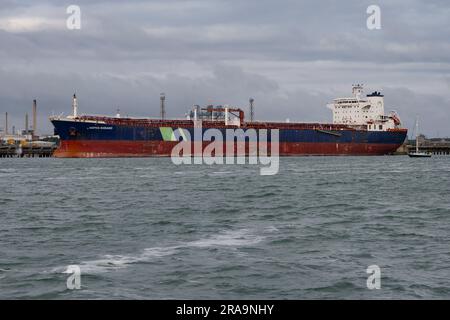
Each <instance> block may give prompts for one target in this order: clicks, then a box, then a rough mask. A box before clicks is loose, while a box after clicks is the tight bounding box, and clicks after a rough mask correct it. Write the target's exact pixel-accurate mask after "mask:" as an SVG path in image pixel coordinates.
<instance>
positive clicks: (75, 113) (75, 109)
mask: <svg viewBox="0 0 450 320" xmlns="http://www.w3.org/2000/svg"><path fill="white" fill-rule="evenodd" d="M72 108H73V117H74V118H76V117H78V102H77V96H76V94H75V93H74V94H73V98H72Z"/></svg>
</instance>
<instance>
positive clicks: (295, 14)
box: [0, 0, 450, 136]
mask: <svg viewBox="0 0 450 320" xmlns="http://www.w3.org/2000/svg"><path fill="white" fill-rule="evenodd" d="M70 4H77V5H79V6H80V7H81V11H82V29H81V30H68V29H67V28H66V18H67V17H68V15H67V14H66V8H67V6H68V5H70ZM371 4H377V5H379V6H380V7H381V19H382V29H381V30H374V31H371V30H368V29H367V28H366V19H367V17H368V15H367V14H366V9H367V7H368V6H369V5H371ZM449 40H450V4H449V3H448V1H444V0H434V1H417V0H396V1H392V0H391V1H364V0H362V1H361V0H346V1H338V0H335V1H332V0H324V1H299V0H297V1H294V0H284V1H275V0H272V1H269V0H246V1H242V0H241V1H219V0H194V1H191V0H178V1H177V0H155V1H138V0H135V1H127V2H125V1H93V0H91V1H88V0H71V1H56V0H54V1H51V0H48V1H31V0H29V1H27V0H23V1H14V0H2V1H1V3H0V62H1V63H0V121H1V123H2V125H3V118H4V112H5V111H8V112H9V113H10V114H11V117H12V122H13V124H15V125H16V127H18V128H23V126H24V125H23V122H24V120H23V117H24V116H23V115H24V114H25V112H30V110H31V101H32V100H33V99H34V98H36V99H38V104H39V112H40V117H39V126H40V127H41V128H42V130H41V131H44V132H48V133H50V132H51V125H50V124H49V123H48V121H47V120H46V118H47V117H48V116H49V115H50V114H51V113H52V112H54V113H55V114H60V113H62V112H64V113H65V114H68V113H70V111H71V109H70V97H71V94H72V93H73V92H74V91H76V92H77V94H78V96H79V108H80V112H83V113H94V114H114V113H115V110H116V109H117V107H120V109H121V112H122V114H129V115H133V116H158V113H159V109H158V103H159V100H158V99H159V93H160V92H165V93H166V95H167V114H168V116H170V117H181V116H184V114H185V112H186V111H187V110H188V109H190V108H191V106H192V105H193V104H202V105H203V104H207V103H209V102H211V103H214V104H231V105H237V106H240V107H243V108H244V109H247V105H248V98H249V97H254V98H255V103H256V107H257V112H256V115H257V118H258V119H261V120H267V119H273V120H285V119H286V118H289V119H290V120H291V121H330V120H331V113H330V111H329V110H328V109H326V107H325V105H326V103H327V102H329V101H330V100H331V99H333V98H335V97H340V96H347V95H348V94H349V92H350V90H351V84H352V83H364V84H365V85H366V91H367V92H369V91H374V90H380V91H382V92H383V93H385V95H386V97H385V99H386V105H387V108H386V109H387V111H390V110H392V109H394V110H397V111H398V112H399V113H400V116H401V118H402V120H403V122H404V125H405V126H407V127H409V128H412V126H413V123H414V118H415V117H416V115H419V116H420V119H421V128H422V131H423V132H424V133H426V134H427V135H429V136H436V135H440V136H450V126H449V120H450V116H449V111H450V41H449Z"/></svg>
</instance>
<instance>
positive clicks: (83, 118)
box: [50, 85, 407, 158]
mask: <svg viewBox="0 0 450 320" xmlns="http://www.w3.org/2000/svg"><path fill="white" fill-rule="evenodd" d="M162 102H163V101H162ZM72 106H73V114H72V115H70V116H67V117H62V116H59V117H55V116H53V117H51V118H50V120H51V122H52V123H53V125H54V127H55V134H56V135H59V137H60V139H61V140H60V146H59V148H58V149H57V150H56V151H55V154H54V156H55V157H62V158H96V157H151V156H170V155H171V152H172V149H173V148H174V146H175V145H176V144H178V142H179V139H178V138H177V137H176V136H175V135H174V132H175V131H177V132H181V135H182V136H183V138H184V139H186V136H188V137H194V136H195V129H196V128H198V127H199V123H201V130H202V131H206V130H208V129H211V128H213V129H216V130H219V131H221V132H224V134H223V136H226V135H225V131H226V130H227V129H235V130H236V129H238V130H239V131H240V132H241V134H244V135H245V133H246V132H248V131H249V130H253V131H255V132H259V131H261V130H264V131H265V132H267V133H268V135H270V132H271V131H272V130H278V138H279V155H280V156H296V155H298V156H300V155H385V154H391V153H393V152H395V151H396V150H397V149H398V148H399V147H400V146H401V145H402V144H403V142H404V141H405V138H406V135H407V129H404V128H401V123H400V119H399V117H398V115H397V114H396V113H395V112H390V113H389V114H388V115H386V114H385V112H384V97H383V95H382V94H381V93H380V92H373V93H371V94H368V95H366V96H365V97H364V96H363V87H362V85H354V86H353V94H352V97H349V98H338V99H334V100H333V102H332V103H330V104H329V105H328V107H329V108H330V109H331V110H332V112H333V122H332V123H291V122H269V121H253V120H251V121H246V119H245V117H244V112H243V111H242V110H241V109H238V108H232V107H228V106H218V107H214V106H207V107H206V108H200V107H199V106H195V107H194V108H193V109H192V110H191V111H190V113H189V115H187V116H186V118H184V119H172V120H169V119H164V113H163V112H162V118H161V119H149V118H129V117H126V118H124V117H121V116H120V114H117V115H116V116H114V117H106V116H93V115H79V114H78V104H77V99H76V96H75V95H74V97H73V101H72ZM183 132H184V133H185V134H183ZM233 139H234V138H233ZM268 142H269V144H270V139H269V141H268ZM226 143H227V141H224V144H226ZM233 143H234V140H233ZM201 144H202V147H203V148H201V150H203V149H204V148H205V147H206V146H207V145H208V144H209V142H207V141H206V142H205V141H204V142H202V143H201ZM192 145H194V143H192ZM194 149H195V148H194V147H192V150H194ZM245 150H248V148H247V149H245ZM192 154H194V152H193V153H192Z"/></svg>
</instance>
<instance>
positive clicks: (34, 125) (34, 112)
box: [27, 100, 37, 136]
mask: <svg viewBox="0 0 450 320" xmlns="http://www.w3.org/2000/svg"><path fill="white" fill-rule="evenodd" d="M27 126H28V115H27ZM33 135H34V136H37V102H36V100H33Z"/></svg>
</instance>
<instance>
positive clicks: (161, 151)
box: [54, 140, 401, 158]
mask: <svg viewBox="0 0 450 320" xmlns="http://www.w3.org/2000/svg"><path fill="white" fill-rule="evenodd" d="M177 143H178V142H172V141H120V140H119V141H117V140H114V141H105V140H85V141H83V140H65V141H64V140H63V141H61V144H60V146H59V148H58V149H57V150H56V151H55V153H54V156H55V157H59V158H121V157H158V156H160V157H168V156H170V155H171V152H172V149H173V147H174V146H175V145H176V144H177ZM208 144H210V142H203V149H204V147H205V146H207V145H208ZM400 145H401V144H398V143H395V144H387V143H384V144H379V143H373V144H371V143H317V142H307V143H305V142H298V143H292V142H280V143H279V155H280V156H305V155H310V156H312V155H336V156H338V155H385V154H390V153H393V152H395V151H396V150H397V149H398V148H399V147H400ZM268 149H269V150H271V146H270V143H269V144H268ZM224 150H225V146H224ZM192 154H194V152H193V150H192Z"/></svg>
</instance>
